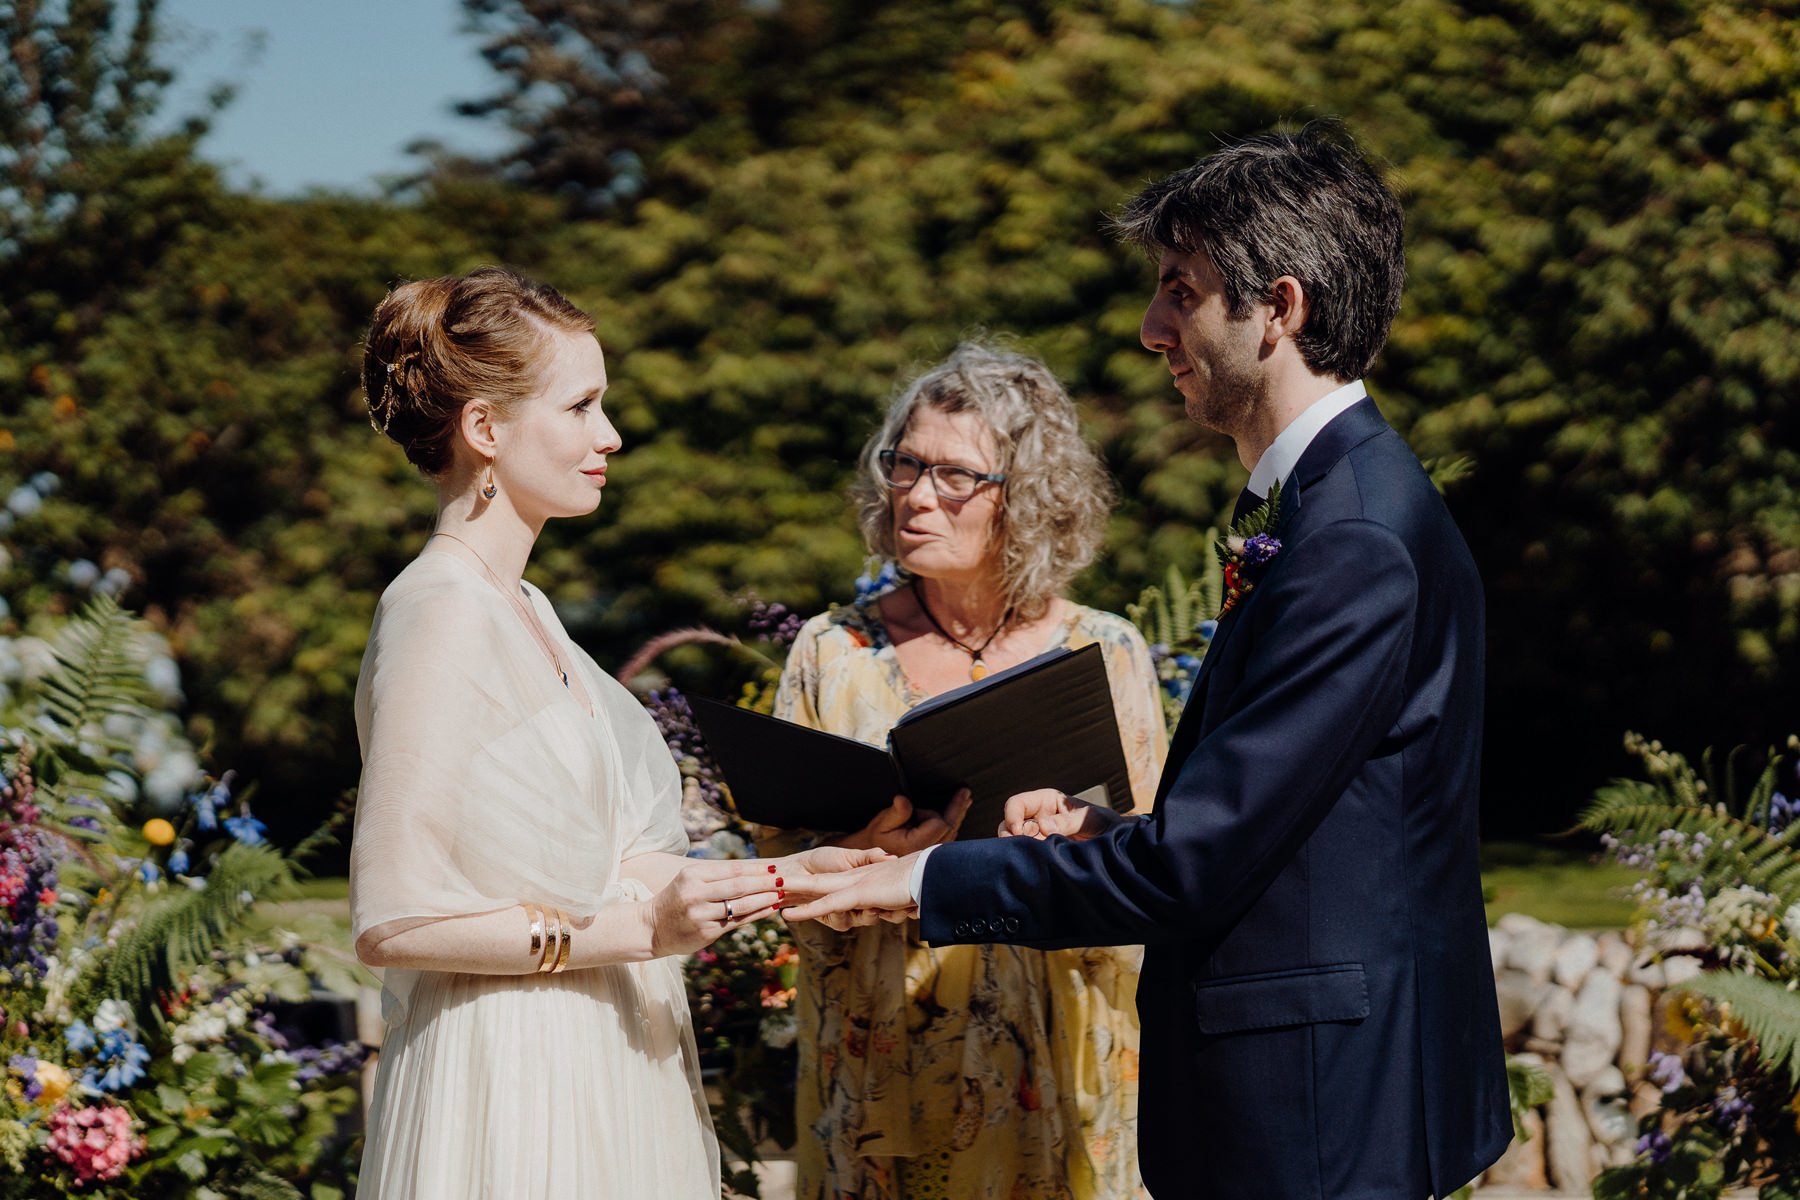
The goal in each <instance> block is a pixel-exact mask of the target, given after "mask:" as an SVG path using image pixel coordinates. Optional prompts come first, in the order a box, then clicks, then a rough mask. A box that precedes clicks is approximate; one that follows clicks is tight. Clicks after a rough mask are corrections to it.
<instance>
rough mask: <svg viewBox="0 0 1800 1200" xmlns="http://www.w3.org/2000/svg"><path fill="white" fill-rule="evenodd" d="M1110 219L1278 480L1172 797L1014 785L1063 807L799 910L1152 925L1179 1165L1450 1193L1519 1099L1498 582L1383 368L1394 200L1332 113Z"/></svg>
mask: <svg viewBox="0 0 1800 1200" xmlns="http://www.w3.org/2000/svg"><path fill="white" fill-rule="evenodd" d="M1117 227H1118V230H1119V232H1120V234H1121V235H1122V236H1123V237H1124V238H1125V239H1127V240H1129V241H1131V242H1134V243H1136V244H1138V245H1140V246H1142V247H1144V248H1145V249H1147V250H1148V251H1149V252H1150V254H1151V255H1152V256H1153V257H1154V258H1155V259H1156V260H1157V271H1158V282H1157V289H1156V295H1155V297H1154V298H1153V299H1152V300H1151V302H1150V305H1149V308H1148V310H1147V311H1146V312H1145V314H1144V321H1143V328H1142V338H1143V343H1144V345H1145V346H1146V347H1148V348H1149V349H1151V350H1153V351H1155V352H1157V353H1159V354H1161V355H1163V357H1164V358H1165V359H1166V360H1167V362H1168V366H1169V370H1170V371H1171V372H1172V373H1173V375H1174V382H1175V387H1176V389H1177V390H1178V391H1179V392H1180V393H1181V395H1182V397H1183V398H1184V400H1185V401H1186V408H1187V414H1188V416H1189V417H1190V418H1191V419H1193V420H1195V421H1198V422H1200V423H1201V424H1203V425H1206V426H1208V427H1209V428H1212V429H1216V430H1218V431H1219V432H1221V433H1223V434H1226V435H1227V436H1229V437H1230V438H1232V439H1233V441H1234V442H1235V443H1236V445H1237V451H1238V457H1239V458H1240V459H1241V460H1242V461H1243V463H1244V466H1245V467H1246V468H1247V469H1248V470H1249V471H1250V486H1249V488H1248V489H1247V491H1246V494H1245V496H1244V497H1242V498H1241V499H1240V500H1239V506H1238V508H1239V514H1240V516H1241V515H1243V514H1244V513H1246V512H1247V511H1248V510H1251V509H1253V508H1255V507H1256V506H1257V505H1258V504H1260V503H1262V498H1263V497H1264V496H1267V495H1268V494H1270V492H1271V491H1272V490H1273V489H1274V488H1275V486H1276V485H1277V484H1279V485H1280V488H1279V503H1278V508H1277V511H1276V512H1275V514H1274V515H1273V517H1272V520H1271V522H1270V527H1269V529H1268V534H1269V536H1270V538H1271V539H1272V540H1270V541H1263V542H1260V543H1258V544H1257V545H1256V546H1253V547H1251V548H1249V549H1248V550H1246V551H1245V552H1244V553H1243V554H1242V555H1241V559H1242V561H1241V562H1240V563H1238V564H1236V570H1235V571H1233V572H1231V573H1230V574H1228V579H1230V578H1233V577H1235V579H1236V580H1237V585H1236V587H1235V588H1234V589H1233V591H1234V592H1235V599H1234V600H1232V601H1231V602H1230V603H1228V605H1227V612H1226V614H1225V615H1224V617H1223V618H1222V619H1221V620H1220V622H1219V625H1218V630H1217V632H1216V633H1215V635H1214V637H1213V641H1212V645H1211V648H1210V649H1209V650H1208V652H1207V655H1206V660H1205V663H1204V665H1203V666H1202V668H1201V671H1200V674H1199V677H1198V679H1196V681H1195V683H1194V687H1193V692H1192V694H1191V696H1190V697H1189V700H1188V704H1187V710H1186V712H1185V713H1184V715H1183V716H1182V719H1181V724H1180V726H1179V727H1178V729H1177V730H1176V733H1175V737H1174V741H1173V744H1172V745H1171V747H1170V750H1169V760H1168V766H1167V769H1166V770H1165V771H1164V773H1163V778H1162V784H1161V787H1160V789H1159V791H1158V795H1157V802H1156V808H1155V811H1154V813H1153V814H1152V815H1150V816H1148V817H1145V818H1121V817H1116V816H1114V815H1113V814H1112V813H1111V812H1110V810H1106V809H1101V808H1094V807H1089V806H1086V805H1083V804H1082V803H1081V802H1079V801H1076V800H1074V799H1072V798H1070V797H1066V796H1063V795H1061V794H1060V793H1056V792H1033V793H1026V794H1024V795H1022V796H1015V797H1013V798H1012V799H1011V801H1010V802H1009V804H1008V809H1007V829H1008V830H1009V831H1011V832H1018V833H1026V834H1033V835H1037V836H1023V837H1007V838H1002V839H987V840H980V841H968V842H952V843H948V844H944V845H939V846H936V847H933V848H932V849H930V850H927V851H924V852H922V853H921V854H918V855H912V856H909V857H906V858H897V859H893V860H890V861H888V862H885V863H881V864H877V865H874V866H870V867H866V868H864V869H863V870H862V871H860V872H856V873H853V874H852V875H850V876H846V877H844V879H843V880H842V881H841V888H840V890H838V891H836V892H834V893H833V894H831V895H828V896H825V897H824V898H823V899H821V900H817V901H814V902H812V903H809V904H804V905H796V906H795V907H794V908H792V909H790V910H789V912H790V916H791V917H794V918H806V917H823V918H824V919H826V920H828V921H829V922H831V923H833V924H836V925H839V926H840V927H841V926H843V925H845V924H847V923H851V922H855V921H866V920H870V919H872V914H873V913H876V912H885V914H886V915H887V917H888V919H894V917H895V916H896V915H898V914H901V913H904V912H907V911H909V910H911V909H912V908H913V907H914V906H915V905H916V908H917V912H918V915H919V920H920V922H921V925H922V930H921V932H922V934H923V936H924V937H925V939H926V940H928V941H930V942H933V943H936V944H948V943H955V942H981V941H993V942H1014V943H1017V944H1020V945H1026V946H1035V947H1040V948H1058V947H1066V946H1084V945H1111V944H1120V943H1134V942H1143V943H1146V944H1147V949H1146V953H1145V958H1144V969H1143V976H1142V980H1141V982H1140V984H1139V988H1138V1008H1139V1012H1140V1014H1141V1017H1142V1027H1143V1067H1142V1080H1141V1091H1140V1095H1141V1104H1140V1126H1139V1158H1140V1159H1141V1161H1142V1165H1143V1174H1144V1179H1145V1182H1146V1183H1147V1184H1148V1186H1149V1188H1150V1190H1151V1191H1152V1192H1153V1193H1154V1194H1155V1195H1156V1196H1157V1197H1159V1198H1175V1197H1183V1198H1185V1197H1195V1198H1201V1200H1213V1198H1217V1200H1252V1198H1263V1197H1268V1198H1272V1200H1297V1198H1300V1197H1306V1198H1308V1200H1314V1198H1317V1200H1349V1198H1352V1197H1355V1198H1357V1200H1426V1197H1428V1196H1437V1197H1446V1196H1448V1195H1450V1193H1451V1192H1453V1191H1455V1190H1456V1189H1457V1188H1458V1187H1460V1186H1461V1185H1462V1184H1464V1183H1466V1182H1467V1181H1469V1180H1470V1179H1472V1178H1474V1177H1475V1176H1476V1175H1478V1174H1479V1173H1480V1172H1481V1171H1482V1170H1483V1169H1484V1168H1486V1167H1487V1166H1488V1165H1489V1164H1490V1163H1492V1162H1493V1161H1494V1160H1495V1159H1496V1158H1498V1157H1499V1155H1500V1153H1501V1151H1502V1150H1504V1149H1505V1147H1506V1144H1507V1142H1508V1141H1509V1140H1510V1138H1511V1135H1512V1130H1511V1122H1510V1120H1509V1115H1508V1105H1507V1092H1506V1082H1505V1069H1504V1063H1503V1059H1502V1052H1501V1040H1500V1028H1499V1017H1498V1013H1497V1011H1496V1005H1495V1000H1494V985H1493V975H1492V969H1491V967H1490V964H1489V958H1488V948H1487V936H1486V923H1485V921H1484V918H1483V914H1482V898H1481V881H1480V878H1479V875H1478V871H1477V863H1476V777H1477V767H1478V764H1479V759H1480V755H1481V715H1482V656H1483V646H1482V642H1483V631H1482V592H1481V581H1480V579H1479V578H1478V577H1477V576H1476V573H1475V565H1474V562H1473V561H1472V560H1471V558H1470V555H1469V551H1468V548H1467V547H1466V546H1465V544H1464V543H1463V540H1462V537H1461V535H1460V534H1458V532H1457V530H1456V526H1455V525H1454V524H1453V523H1452V521H1451V519H1450V515H1449V513H1448V512H1447V511H1446V509H1445V507H1444V504H1443V501H1442V500H1441V499H1440V498H1439V496H1438V494H1437V492H1436V490H1435V489H1434V488H1433V487H1432V484H1431V481H1430V480H1429V479H1428V478H1427V477H1426V475H1425V472H1424V471H1423V470H1421V469H1420V466H1419V463H1418V461H1417V460H1416V459H1415V458H1414V457H1413V455H1412V453H1411V452H1410V451H1409V450H1408V449H1407V447H1406V444H1405V443H1404V442H1403V441H1402V440H1401V439H1400V437H1399V436H1398V435H1397V434H1395V433H1394V431H1393V430H1392V429H1390V428H1389V427H1388V425H1387V423H1386V422H1385V421H1384V420H1383V419H1382V417H1381V414H1380V412H1379V411H1377V409H1376V407H1375V404H1374V402H1373V401H1372V400H1370V399H1369V398H1368V397H1367V394H1366V393H1365V391H1364V388H1363V385H1362V383H1361V382H1360V380H1361V377H1362V376H1363V374H1364V373H1365V372H1366V371H1367V370H1368V368H1369V366H1370V364H1371V363H1372V362H1373V361H1374V359H1375V356H1376V354H1377V353H1378V352H1379V351H1380V350H1381V347H1382V344H1383V342H1384V341H1385V340H1386V338H1387V333H1388V327H1389V325H1390V324H1391V323H1392V321H1393V318H1394V314H1395V312H1396V311H1397V310H1398V309H1399V307H1400V285H1401V277H1402V273H1403V260H1402V252H1401V229H1402V217H1401V211H1400V205H1399V202H1398V201H1397V200H1396V199H1395V198H1394V196H1393V194H1392V193H1391V192H1389V191H1388V189H1387V188H1386V186H1385V185H1383V183H1382V182H1381V180H1380V179H1379V178H1378V177H1377V175H1376V174H1375V172H1374V171H1373V170H1372V169H1371V168H1370V167H1369V166H1368V165H1367V164H1366V163H1365V162H1364V161H1363V160H1362V159H1361V158H1360V157H1359V156H1358V155H1357V154H1356V153H1355V152H1354V150H1352V149H1350V148H1347V147H1345V146H1343V145H1340V144H1338V143H1337V142H1336V141H1334V140H1333V139H1332V138H1330V137H1328V136H1323V135H1319V134H1315V133H1310V132H1309V133H1301V134H1298V135H1287V134H1270V135H1265V136H1261V137H1256V138H1251V139H1249V140H1247V141H1244V142H1241V143H1239V144H1237V145H1234V146H1231V147H1229V148H1227V149H1225V150H1222V151H1220V152H1218V153H1216V154H1214V155H1212V156H1210V157H1208V158H1206V159H1204V160H1202V161H1201V162H1199V163H1197V164H1196V165H1194V166H1192V167H1190V168H1188V169H1186V170H1184V171H1179V172H1177V173H1176V174H1174V175H1171V176H1169V177H1168V178H1167V179H1164V180H1162V181H1160V182H1158V183H1155V184H1153V185H1151V186H1150V187H1149V188H1147V189H1145V190H1144V192H1143V193H1142V194H1141V195H1139V196H1137V197H1136V198H1135V199H1133V200H1132V201H1131V202H1130V203H1129V204H1128V205H1127V206H1126V208H1125V210H1124V212H1123V214H1122V215H1121V216H1120V218H1119V220H1118V222H1117ZM1271 553H1272V555H1273V556H1272V557H1268V556H1269V555H1270V554H1271ZM1259 559H1260V560H1266V561H1258V560H1259ZM1246 584H1247V585H1248V586H1245V585H1246ZM1044 834H1052V835H1057V836H1049V837H1042V835H1044ZM1040 837H1042V840H1039V838H1040Z"/></svg>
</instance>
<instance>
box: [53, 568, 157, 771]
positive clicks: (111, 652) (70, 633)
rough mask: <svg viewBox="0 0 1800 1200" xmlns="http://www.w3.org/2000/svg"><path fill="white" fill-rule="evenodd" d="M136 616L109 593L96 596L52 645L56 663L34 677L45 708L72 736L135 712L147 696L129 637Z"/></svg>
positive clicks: (146, 685)
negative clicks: (121, 715)
mask: <svg viewBox="0 0 1800 1200" xmlns="http://www.w3.org/2000/svg"><path fill="white" fill-rule="evenodd" d="M136 624H137V622H136V619H135V618H134V617H132V615H131V614H130V613H128V612H126V611H125V610H124V609H122V608H120V607H119V605H118V603H117V602H116V601H114V600H113V599H112V597H110V596H106V595H96V596H95V597H94V598H93V599H92V600H90V601H89V602H88V605H87V607H86V608H84V609H82V610H81V612H79V613H77V614H76V615H75V616H74V617H72V618H71V619H70V620H69V622H68V624H67V625H65V626H64V627H63V629H62V631H61V633H60V634H59V635H58V636H57V639H56V641H55V642H54V643H52V644H51V647H50V653H51V657H52V659H53V660H54V662H55V665H54V666H53V667H52V668H51V669H50V670H49V671H48V672H47V673H46V674H45V675H44V677H43V678H42V679H40V680H39V681H38V687H39V688H40V689H41V691H42V693H43V696H44V711H45V715H47V716H48V717H49V718H50V719H51V720H52V721H54V722H55V723H56V724H57V725H58V726H59V727H60V728H62V729H63V730H66V731H67V732H68V734H69V736H70V737H71V738H74V737H77V736H80V735H81V734H82V731H83V730H86V729H88V728H89V727H91V726H97V725H99V724H100V722H101V721H102V720H104V719H105V718H106V717H109V716H112V715H114V714H116V713H134V712H136V711H138V710H139V709H140V708H142V707H143V706H144V705H145V704H146V703H147V701H148V700H149V696H150V688H149V685H148V684H146V683H145V682H144V664H143V661H142V659H141V657H140V655H139V653H138V650H137V647H136V645H135V644H134V643H133V640H132V637H133V634H134V632H135V629H136Z"/></svg>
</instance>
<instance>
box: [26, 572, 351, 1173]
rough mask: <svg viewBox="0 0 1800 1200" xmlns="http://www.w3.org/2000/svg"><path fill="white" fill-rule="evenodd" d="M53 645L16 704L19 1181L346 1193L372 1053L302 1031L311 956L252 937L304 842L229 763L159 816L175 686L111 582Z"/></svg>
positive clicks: (289, 877)
mask: <svg viewBox="0 0 1800 1200" xmlns="http://www.w3.org/2000/svg"><path fill="white" fill-rule="evenodd" d="M47 645H48V647H49V651H50V654H51V658H52V661H51V662H50V663H49V664H48V665H47V666H46V667H45V668H44V669H42V670H41V671H38V672H37V673H36V674H35V675H34V676H33V677H32V678H30V679H28V680H26V681H25V682H24V683H23V685H22V686H21V687H20V688H19V689H18V690H17V691H16V692H15V693H14V694H13V695H12V696H10V697H9V702H8V706H7V707H6V709H5V710H4V712H3V713H0V716H3V717H4V720H5V727H4V728H0V1012H3V1016H0V1062H4V1063H5V1064H6V1066H5V1071H4V1085H3V1086H0V1162H3V1163H4V1167H3V1168H0V1197H21V1198H23V1197H32V1198H33V1200H44V1198H47V1197H55V1196H84V1197H118V1198H123V1197H138V1196H152V1195H153V1196H157V1197H168V1198H171V1200H178V1198H187V1197H192V1198H194V1200H202V1198H205V1200H211V1198H213V1197H229V1196H243V1197H251V1196H283V1197H310V1200H334V1198H336V1197H342V1196H343V1195H345V1194H347V1192H348V1189H349V1188H350V1186H351V1184H352V1169H353V1163H354V1153H355V1147H354V1145H353V1140H352V1138H351V1137H349V1136H347V1135H346V1133H345V1132H344V1128H343V1126H344V1118H346V1117H347V1116H349V1115H350V1114H352V1113H354V1112H355V1110H356V1108H357V1105H358V1095H357V1092H356V1090H355V1088H354V1086H353V1080H352V1077H353V1075H354V1073H355V1072H356V1071H357V1069H358V1068H359V1067H360V1060H361V1048H360V1047H359V1046H343V1045H330V1046H323V1047H294V1046H292V1045H290V1042H289V1039H288V1037H287V1036H286V1035H285V1034H284V1033H283V1031H282V1029H281V1025H280V1014H281V1011H282V1006H283V1005H284V1004H286V1003H291V1002H298V1001H303V1000H306V999H308V998H309V997H310V995H311V992H312V976H311V972H310V970H309V963H308V960H307V957H306V954H305V952H304V950H303V948H302V947H301V946H300V945H299V944H298V943H297V941H295V940H294V939H291V938H290V939H287V940H286V942H285V944H280V945H275V946H260V945H257V944H255V943H254V942H252V941H251V940H249V939H248V938H247V937H246V936H245V934H244V928H245V919H246V918H247V916H248V915H249V911H250V908H251V906H252V904H253V903H254V901H255V900H256V899H257V898H259V897H263V896H270V895H277V894H279V893H280V892H281V891H282V890H283V889H284V888H286V887H287V886H289V885H291V883H292V882H293V871H294V857H290V856H285V855H283V854H281V853H280V852H278V851H277V850H275V849H274V848H273V847H272V846H270V845H269V844H268V842H267V839H266V837H265V836H264V835H265V832H266V831H265V829H264V827H263V824H262V822H261V821H259V820H258V819H257V818H256V817H255V816H254V814H253V813H252V812H251V810H250V807H249V803H248V801H249V797H248V795H247V794H246V793H244V792H241V791H237V790H236V789H234V786H233V781H232V779H231V777H230V775H229V774H227V775H225V776H223V777H220V778H207V777H201V778H199V779H198V780H197V781H196V782H195V783H193V784H192V785H191V786H190V790H188V791H187V793H186V796H185V798H184V799H179V800H178V801H177V804H178V807H177V808H175V809H170V810H162V811H160V812H158V815H155V816H149V817H148V818H147V819H145V812H146V806H149V805H152V804H154V803H155V798H154V797H153V796H152V795H151V794H149V793H148V792H147V790H146V789H144V788H143V787H142V784H143V776H142V775H140V774H139V773H138V772H137V770H136V769H134V765H133V763H132V761H131V759H130V758H129V753H128V752H129V750H130V745H131V744H130V743H129V742H128V741H127V740H126V738H125V736H123V735H125V734H127V733H130V732H133V731H136V730H140V729H142V728H145V727H147V726H154V725H155V724H157V723H156V722H155V721H153V720H150V719H149V718H147V717H146V710H148V709H153V708H154V705H155V697H154V694H153V691H152V689H151V688H150V687H149V685H148V684H147V683H146V682H145V678H144V675H145V667H146V660H145V658H144V656H143V655H142V654H141V653H139V652H138V651H139V641H138V630H137V627H136V625H135V623H134V622H132V621H131V620H130V618H129V617H128V616H127V615H126V614H124V613H123V612H122V610H120V609H119V608H118V607H117V606H116V605H115V604H113V603H112V602H111V600H110V598H109V597H106V596H104V595H101V596H98V597H96V598H95V600H94V601H93V603H91V604H90V605H89V607H88V608H87V609H86V610H85V611H84V612H83V614H82V615H80V616H79V617H77V618H74V619H73V620H71V621H70V622H69V623H68V624H67V625H66V626H65V628H64V629H63V630H62V632H61V635H60V636H58V637H57V638H56V639H55V640H54V641H52V642H49V643H47ZM196 773H197V772H196ZM127 785H129V786H127ZM149 811H157V810H156V809H150V810H149ZM328 836H329V829H328V830H326V831H321V833H320V834H318V835H315V837H314V838H313V839H309V841H308V843H307V844H305V845H303V846H302V848H301V849H300V850H298V851H296V857H297V856H299V855H302V854H304V853H306V852H308V851H309V850H310V849H312V848H315V847H316V846H317V845H318V844H320V843H321V842H322V841H323V840H324V839H325V838H326V837H328ZM297 1184H298V1186H297ZM300 1187H305V1188H307V1189H308V1191H307V1192H302V1191H301V1190H299V1189H300Z"/></svg>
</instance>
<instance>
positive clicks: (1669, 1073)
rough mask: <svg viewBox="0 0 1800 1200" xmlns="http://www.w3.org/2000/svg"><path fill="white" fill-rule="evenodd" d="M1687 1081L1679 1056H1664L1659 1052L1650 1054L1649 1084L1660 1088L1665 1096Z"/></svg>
mask: <svg viewBox="0 0 1800 1200" xmlns="http://www.w3.org/2000/svg"><path fill="white" fill-rule="evenodd" d="M1687 1081H1688V1075H1687V1069H1686V1068H1685V1067H1683V1066H1682V1065H1681V1058H1680V1056H1679V1055H1675V1054H1664V1053H1663V1052H1662V1051H1661V1050H1652V1051H1651V1052H1650V1082H1651V1083H1654V1084H1655V1085H1656V1086H1658V1087H1660V1088H1661V1089H1662V1090H1663V1094H1664V1095H1665V1096H1666V1095H1668V1094H1669V1093H1670V1092H1673V1091H1675V1090H1676V1089H1677V1088H1679V1087H1681V1086H1683V1085H1684V1084H1686V1083H1687Z"/></svg>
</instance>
